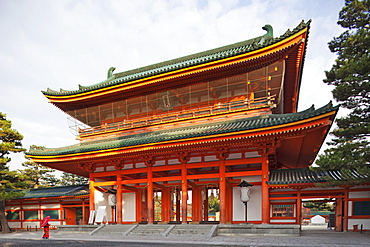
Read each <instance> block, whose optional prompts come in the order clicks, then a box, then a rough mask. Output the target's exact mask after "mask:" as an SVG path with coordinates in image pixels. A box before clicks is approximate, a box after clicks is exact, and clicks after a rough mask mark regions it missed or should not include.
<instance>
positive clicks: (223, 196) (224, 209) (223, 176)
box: [219, 157, 227, 224]
mask: <svg viewBox="0 0 370 247" xmlns="http://www.w3.org/2000/svg"><path fill="white" fill-rule="evenodd" d="M219 164H220V165H219V166H220V168H219V169H220V170H219V171H220V188H219V190H220V224H226V221H227V216H226V213H227V202H226V201H227V200H226V190H227V187H226V170H225V158H224V157H222V158H221V159H220V162H219Z"/></svg>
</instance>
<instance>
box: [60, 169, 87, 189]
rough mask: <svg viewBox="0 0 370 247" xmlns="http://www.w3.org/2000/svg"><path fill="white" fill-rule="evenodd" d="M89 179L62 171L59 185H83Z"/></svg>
mask: <svg viewBox="0 0 370 247" xmlns="http://www.w3.org/2000/svg"><path fill="white" fill-rule="evenodd" d="M88 183H89V179H88V178H85V177H81V176H78V175H75V174H71V173H66V172H63V174H62V177H61V179H60V181H59V183H58V184H59V185H63V186H64V185H65V186H66V185H83V184H88Z"/></svg>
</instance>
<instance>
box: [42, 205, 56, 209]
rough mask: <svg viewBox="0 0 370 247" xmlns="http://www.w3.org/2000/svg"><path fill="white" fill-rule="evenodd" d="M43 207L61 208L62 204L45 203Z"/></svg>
mask: <svg viewBox="0 0 370 247" xmlns="http://www.w3.org/2000/svg"><path fill="white" fill-rule="evenodd" d="M41 208H43V209H45V208H47V209H49V208H60V204H45V205H41Z"/></svg>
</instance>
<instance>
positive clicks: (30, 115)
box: [0, 0, 344, 169]
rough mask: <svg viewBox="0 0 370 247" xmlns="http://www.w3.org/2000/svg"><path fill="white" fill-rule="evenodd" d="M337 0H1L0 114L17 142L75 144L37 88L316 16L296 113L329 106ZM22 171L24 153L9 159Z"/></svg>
mask: <svg viewBox="0 0 370 247" xmlns="http://www.w3.org/2000/svg"><path fill="white" fill-rule="evenodd" d="M343 5H344V1H343V0H325V1H322V0H309V1H303V0H279V1H277V0H260V1H259V0H239V1H238V0H208V1H207V0H199V1H195V0H140V1H138V0H86V1H83V0H81V1H80V0H65V1H64V0H52V1H50V0H32V1H29V0H0V34H1V38H0V111H1V112H3V113H6V114H7V118H8V119H9V120H11V121H12V123H13V128H14V129H16V130H18V131H19V132H20V133H21V134H22V135H23V136H24V139H23V142H22V143H23V146H24V147H25V148H27V149H28V148H29V146H30V145H33V144H34V145H38V146H45V147H49V148H52V147H62V146H68V145H72V144H75V143H77V141H76V140H75V136H74V135H72V134H71V132H70V130H69V127H68V123H67V116H66V114H64V113H63V112H62V111H60V110H59V109H58V108H56V107H55V106H53V105H52V104H50V103H48V101H47V99H46V97H44V96H43V94H42V93H41V90H46V89H47V88H48V87H49V88H51V89H54V90H59V88H63V89H67V90H75V89H77V88H78V84H81V85H85V86H87V85H92V84H95V83H98V82H101V81H103V80H105V79H106V75H107V71H108V69H109V68H110V67H112V66H113V67H116V68H117V69H116V70H115V73H117V72H122V71H126V70H129V69H134V68H138V67H142V66H146V65H150V64H153V63H157V62H162V61H166V60H169V59H173V58H177V57H180V56H185V55H190V54H193V53H196V52H201V51H205V50H209V49H212V48H217V47H220V46H224V45H228V44H232V43H236V42H239V41H243V40H247V39H250V38H254V37H256V36H260V35H263V34H265V33H266V32H265V31H264V30H262V27H263V26H264V25H265V24H270V25H272V26H273V28H274V36H275V37H278V36H280V35H282V34H283V33H284V32H285V31H286V30H287V29H293V28H294V27H296V26H297V25H298V24H299V23H300V22H301V20H304V21H305V22H306V21H308V20H309V19H312V24H311V29H310V35H309V39H308V49H307V54H306V58H305V65H304V70H303V79H302V85H301V92H300V98H299V110H304V109H306V108H308V107H310V106H311V105H312V104H315V106H316V107H317V108H318V107H321V106H323V105H325V104H327V103H328V102H329V101H330V100H332V95H331V87H329V86H327V85H326V84H324V83H323V82H322V80H323V79H324V78H325V75H324V70H329V69H330V68H331V65H332V64H333V63H334V60H335V58H336V55H335V54H332V53H331V52H330V51H329V49H328V46H327V43H328V42H329V41H330V40H332V38H333V37H334V36H338V35H339V34H340V33H341V32H343V31H344V30H343V29H342V28H341V27H340V26H339V25H337V23H336V22H337V20H338V13H339V11H340V10H341V8H342V7H343ZM10 157H11V158H12V161H11V162H10V166H11V169H21V168H22V166H21V163H22V162H24V161H25V159H24V155H23V154H14V155H11V156H10Z"/></svg>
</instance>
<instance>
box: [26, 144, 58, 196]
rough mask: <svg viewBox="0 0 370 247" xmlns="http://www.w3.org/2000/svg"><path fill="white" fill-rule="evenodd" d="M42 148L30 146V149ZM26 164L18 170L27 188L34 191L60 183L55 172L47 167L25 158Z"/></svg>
mask: <svg viewBox="0 0 370 247" xmlns="http://www.w3.org/2000/svg"><path fill="white" fill-rule="evenodd" d="M42 148H43V147H40V146H35V145H32V146H31V147H30V149H34V150H35V149H42ZM25 158H26V159H27V161H26V162H23V163H22V166H24V167H25V169H23V170H19V172H20V173H21V174H23V176H24V178H25V182H26V183H27V188H30V189H35V188H42V187H51V186H55V185H57V184H59V183H60V181H59V179H58V178H57V177H56V175H55V170H54V169H51V168H49V167H47V166H43V165H40V164H37V163H35V162H33V161H32V160H31V159H30V158H28V157H27V156H25Z"/></svg>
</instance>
